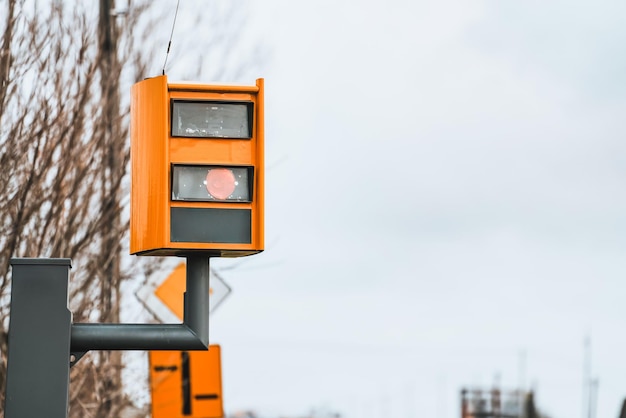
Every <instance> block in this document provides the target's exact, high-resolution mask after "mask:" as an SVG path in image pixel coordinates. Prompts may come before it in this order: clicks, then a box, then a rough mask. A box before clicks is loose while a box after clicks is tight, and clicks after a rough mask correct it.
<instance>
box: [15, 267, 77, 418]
mask: <svg viewBox="0 0 626 418" xmlns="http://www.w3.org/2000/svg"><path fill="white" fill-rule="evenodd" d="M11 265H12V267H13V280H12V284H11V317H10V322H9V344H8V361H7V378H6V400H5V410H4V411H5V418H32V417H47V418H66V417H67V412H68V396H69V378H70V372H69V366H68V363H69V357H70V329H71V320H72V318H71V313H70V311H69V309H68V283H69V269H70V267H71V261H70V260H69V259H66V258H61V259H33V258H21V259H11Z"/></svg>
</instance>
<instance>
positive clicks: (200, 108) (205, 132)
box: [172, 101, 252, 138]
mask: <svg viewBox="0 0 626 418" xmlns="http://www.w3.org/2000/svg"><path fill="white" fill-rule="evenodd" d="M251 108H252V105H251V104H250V103H222V102H183V101H174V102H173V106H172V136H183V137H200V138H251V137H252V135H251V130H250V128H251V126H250V122H251V118H250V114H249V111H250V109H251Z"/></svg>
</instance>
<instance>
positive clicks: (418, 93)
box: [155, 0, 626, 418]
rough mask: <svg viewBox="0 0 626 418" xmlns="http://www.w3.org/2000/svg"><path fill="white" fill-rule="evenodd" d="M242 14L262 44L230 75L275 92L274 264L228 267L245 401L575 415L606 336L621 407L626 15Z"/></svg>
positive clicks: (484, 9) (392, 7) (471, 9)
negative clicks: (500, 390) (527, 409)
mask: <svg viewBox="0 0 626 418" xmlns="http://www.w3.org/2000/svg"><path fill="white" fill-rule="evenodd" d="M173 3H174V2H171V3H169V5H170V6H169V7H173ZM165 4H168V3H165ZM240 6H241V10H242V12H243V11H245V13H247V15H248V22H247V25H246V27H245V29H244V30H243V32H242V34H241V36H242V38H243V39H244V44H245V42H248V43H254V42H258V43H260V44H261V45H262V46H263V48H265V50H266V52H267V54H266V55H265V59H264V60H262V61H259V62H258V63H257V64H256V68H252V69H253V71H248V73H247V74H246V77H249V78H246V79H243V80H228V79H222V80H218V81H224V82H227V81H243V82H246V83H249V84H253V83H254V78H255V77H264V78H265V83H266V85H265V86H266V141H267V146H266V163H267V168H268V170H267V176H266V190H267V195H266V213H267V218H266V224H265V227H266V252H265V253H263V254H262V255H258V256H254V257H250V258H248V259H240V260H236V261H235V262H234V263H233V262H229V261H223V260H216V261H214V263H213V266H214V267H217V268H218V269H222V275H223V277H224V278H225V279H226V281H227V282H228V283H229V285H231V286H232V288H233V293H232V295H231V296H230V297H229V298H228V299H227V300H226V301H225V302H224V304H223V305H222V306H221V307H220V308H219V310H218V311H217V312H216V313H215V315H214V317H213V318H212V320H211V325H212V329H211V339H212V342H214V343H219V344H220V345H221V346H222V350H223V351H222V356H223V373H224V377H223V379H224V399H225V406H226V409H227V411H231V412H232V411H236V410H241V409H255V410H257V411H259V412H261V413H264V414H266V415H270V414H277V413H282V414H285V415H286V414H303V413H305V412H307V411H309V410H311V409H312V408H318V409H319V408H329V409H332V410H334V411H339V412H341V413H342V414H343V416H344V417H346V418H370V417H371V418H383V417H384V418H413V417H432V418H453V417H458V416H459V414H460V413H459V407H458V405H459V391H460V389H461V387H464V386H468V387H474V386H481V387H484V388H490V387H491V386H492V384H493V383H494V382H495V381H496V379H499V381H500V383H501V385H502V386H503V387H504V388H509V389H513V388H516V387H518V386H519V385H522V386H523V387H524V388H530V387H533V388H535V390H536V396H537V403H538V406H539V408H540V409H541V410H543V411H545V412H547V413H548V414H550V415H551V416H552V417H553V418H572V417H580V416H582V408H583V405H584V397H583V377H584V373H583V370H584V368H583V365H584V358H585V357H584V353H585V350H584V344H583V341H584V339H585V336H586V335H590V336H591V354H592V356H591V358H592V360H591V363H592V370H593V377H594V378H597V379H598V382H599V386H598V387H599V389H598V408H597V409H598V416H599V417H617V415H618V413H619V408H620V407H621V403H622V400H623V399H624V397H626V360H625V357H624V353H625V352H626V335H625V334H624V324H625V323H626V305H625V304H624V303H623V300H624V295H625V294H626V194H625V193H624V183H625V180H626V141H625V140H624V139H625V138H624V136H625V134H626V117H625V116H624V115H625V114H626V83H625V81H624V76H625V75H626V51H625V49H626V47H625V46H624V45H625V44H626V24H625V23H626V22H625V20H626V3H624V2H623V1H621V0H597V1H593V2H591V1H588V0H587V1H583V0H567V1H565V0H554V1H552V0H550V1H538V0H524V1H502V0H474V1H464V0H443V1H442V0H438V1H435V0H418V1H416V0H411V1H408V0H406V1H405V0H387V1H384V2H383V1H356V0H339V1H337V0H334V1H329V0H320V1H316V2H306V3H305V2H293V1H286V0H265V1H263V2H240ZM186 7H189V6H188V3H186V2H185V0H183V1H182V2H181V12H180V15H179V19H181V20H179V21H178V23H177V27H176V31H175V35H174V36H175V37H174V43H173V48H174V49H176V40H177V38H176V37H177V36H179V37H181V38H180V39H183V38H184V35H183V33H187V34H188V33H195V32H194V31H196V30H200V29H198V28H197V26H195V25H185V23H184V22H185V16H186V14H185V13H189V11H188V10H187V11H186V10H185V8H186ZM198 10H200V9H198V8H196V9H194V12H193V13H195V12H197V13H201V12H199V11H198ZM205 29H206V28H205ZM246 39H247V41H245V40H246ZM245 51H246V49H245V48H242V50H241V52H240V54H241V60H242V61H243V60H245V59H246V57H245ZM178 54H179V56H181V55H184V54H181V53H180V51H179V52H178ZM155 61H156V62H157V65H161V64H162V60H161V59H160V58H159V59H157V60H155ZM235 61H236V60H235ZM217 64H219V63H216V65H217ZM181 74H184V68H181V66H180V65H177V60H176V59H174V61H172V62H171V63H170V68H169V69H168V75H169V77H170V79H172V80H177V78H176V76H177V75H181ZM197 81H204V80H197ZM206 81H213V80H206ZM233 266H236V268H231V267H233ZM227 268H231V269H228V270H226V269H227ZM498 376H499V377H498Z"/></svg>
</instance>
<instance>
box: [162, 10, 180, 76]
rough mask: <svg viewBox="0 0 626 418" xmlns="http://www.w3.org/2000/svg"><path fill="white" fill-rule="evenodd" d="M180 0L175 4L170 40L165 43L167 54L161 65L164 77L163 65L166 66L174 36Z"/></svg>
mask: <svg viewBox="0 0 626 418" xmlns="http://www.w3.org/2000/svg"><path fill="white" fill-rule="evenodd" d="M179 5H180V0H178V1H177V2H176V12H175V13H174V21H173V22H172V32H171V33H170V40H169V42H168V43H167V52H166V53H165V62H164V63H163V75H165V65H166V64H167V57H168V56H169V55H170V47H171V46H172V37H173V36H174V26H176V17H177V16H178V6H179Z"/></svg>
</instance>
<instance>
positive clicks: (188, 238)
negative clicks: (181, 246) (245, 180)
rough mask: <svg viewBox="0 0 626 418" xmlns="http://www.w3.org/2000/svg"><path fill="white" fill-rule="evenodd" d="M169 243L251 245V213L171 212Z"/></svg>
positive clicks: (181, 210)
mask: <svg viewBox="0 0 626 418" xmlns="http://www.w3.org/2000/svg"><path fill="white" fill-rule="evenodd" d="M170 218H171V219H170V239H171V241H172V242H205V243H224V244H250V243H251V242H252V211H251V210H250V209H219V208H171V212H170Z"/></svg>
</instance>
